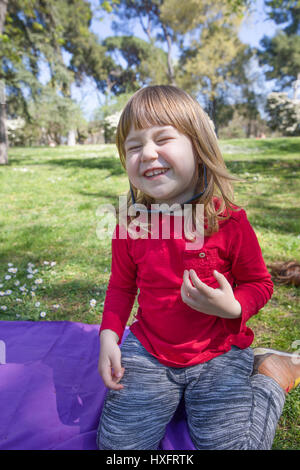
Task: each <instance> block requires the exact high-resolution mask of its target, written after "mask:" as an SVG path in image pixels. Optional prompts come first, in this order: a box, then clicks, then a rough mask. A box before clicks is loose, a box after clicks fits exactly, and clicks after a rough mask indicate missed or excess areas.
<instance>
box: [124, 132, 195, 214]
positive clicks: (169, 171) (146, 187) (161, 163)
mask: <svg viewBox="0 0 300 470" xmlns="http://www.w3.org/2000/svg"><path fill="white" fill-rule="evenodd" d="M125 153H126V169H127V173H128V177H129V180H130V181H131V183H132V184H133V185H134V186H135V187H136V188H138V189H139V190H141V191H142V192H143V193H145V194H147V195H148V196H151V197H152V198H154V200H155V202H156V203H167V204H169V205H172V204H174V203H180V204H182V203H184V202H185V201H187V200H188V199H190V198H191V197H192V196H194V194H195V190H196V184H197V178H198V173H197V171H196V170H197V165H196V158H195V155H194V151H193V147H192V143H191V140H190V139H189V137H187V136H186V135H184V134H181V133H180V132H179V131H178V130H177V129H176V128H175V127H173V126H153V127H149V128H146V129H135V128H133V127H131V129H130V132H129V134H128V136H127V138H126V141H125ZM155 169H156V170H164V172H162V173H160V174H157V175H153V173H151V172H152V171H153V170H155Z"/></svg>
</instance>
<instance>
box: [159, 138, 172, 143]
mask: <svg viewBox="0 0 300 470" xmlns="http://www.w3.org/2000/svg"><path fill="white" fill-rule="evenodd" d="M173 139H174V137H163V138H161V139H159V140H158V141H157V142H158V143H159V144H163V143H164V142H167V141H168V140H173Z"/></svg>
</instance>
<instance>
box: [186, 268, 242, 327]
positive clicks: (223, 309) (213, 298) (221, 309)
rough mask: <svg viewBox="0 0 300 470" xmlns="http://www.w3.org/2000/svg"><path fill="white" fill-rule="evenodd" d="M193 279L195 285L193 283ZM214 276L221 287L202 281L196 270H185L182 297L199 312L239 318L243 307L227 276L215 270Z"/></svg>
mask: <svg viewBox="0 0 300 470" xmlns="http://www.w3.org/2000/svg"><path fill="white" fill-rule="evenodd" d="M189 274H190V276H191V280H192V281H193V284H194V286H195V287H194V286H193V285H192V283H191V281H190V279H189ZM213 274H214V276H215V278H216V280H217V281H218V283H219V286H220V288H217V289H214V288H213V287H209V286H208V285H207V284H205V283H204V282H202V281H201V280H200V279H199V277H198V276H197V274H196V273H195V271H194V270H193V269H191V270H190V271H186V270H185V271H184V274H183V283H182V286H181V298H182V300H183V302H185V303H186V304H187V305H188V306H189V307H191V308H193V309H194V310H198V311H199V312H203V313H207V314H208V315H215V316H217V317H222V318H232V319H234V318H239V317H240V316H241V312H242V308H241V305H240V303H239V302H238V301H237V300H236V299H235V297H234V295H233V290H232V287H231V285H230V284H229V282H228V281H227V279H226V277H225V276H224V275H223V274H221V273H218V272H217V271H214V273H213Z"/></svg>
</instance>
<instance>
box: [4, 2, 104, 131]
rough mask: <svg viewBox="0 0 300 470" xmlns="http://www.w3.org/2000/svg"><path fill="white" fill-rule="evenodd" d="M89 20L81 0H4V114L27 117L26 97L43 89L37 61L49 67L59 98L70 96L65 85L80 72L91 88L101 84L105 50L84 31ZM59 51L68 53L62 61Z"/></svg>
mask: <svg viewBox="0 0 300 470" xmlns="http://www.w3.org/2000/svg"><path fill="white" fill-rule="evenodd" d="M3 3H5V2H2V3H1V10H0V11H2V10H3V8H2V7H3V5H2V4H3ZM1 15H2V13H1ZM1 17H3V15H2V16H1ZM91 20H92V11H91V8H90V5H89V4H88V3H87V2H85V1H84V0H68V1H65V0H48V1H47V2H45V1H44V0H22V1H21V0H10V1H9V3H8V4H7V11H6V16H5V24H4V31H3V34H2V36H1V55H2V64H1V68H0V80H2V81H4V83H5V86H6V90H7V110H8V114H9V116H10V117H16V116H17V115H22V116H24V117H25V118H26V121H27V122H30V120H31V116H30V113H29V108H28V102H29V101H30V100H36V99H37V98H38V97H40V96H41V95H42V94H43V85H42V84H41V82H40V80H39V76H40V65H41V63H43V64H44V66H45V67H46V68H47V69H48V71H49V75H50V80H49V86H51V87H52V89H53V92H54V93H56V94H57V95H58V96H61V97H62V98H65V99H69V100H70V99H71V98H70V95H71V92H70V87H71V84H72V83H73V82H74V80H75V81H76V82H77V83H78V84H79V83H81V81H82V80H83V79H84V77H85V76H93V77H94V78H95V82H96V85H97V87H98V88H99V89H101V90H103V89H105V87H106V76H105V68H104V67H103V62H102V58H103V57H104V56H105V49H104V48H103V46H101V44H100V43H99V41H98V39H97V37H96V35H95V34H93V33H92V32H91V31H90V30H89V28H90V24H91ZM65 53H68V54H69V56H70V61H69V63H68V64H67V63H66V60H65V59H64V54H65Z"/></svg>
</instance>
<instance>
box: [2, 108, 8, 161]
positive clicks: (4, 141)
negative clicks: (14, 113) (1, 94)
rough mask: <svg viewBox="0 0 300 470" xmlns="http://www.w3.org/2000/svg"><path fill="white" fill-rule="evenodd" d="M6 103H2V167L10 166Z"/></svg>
mask: <svg viewBox="0 0 300 470" xmlns="http://www.w3.org/2000/svg"><path fill="white" fill-rule="evenodd" d="M7 148H8V140H7V132H6V109H5V103H2V102H1V103H0V165H7V164H8V155H7Z"/></svg>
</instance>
